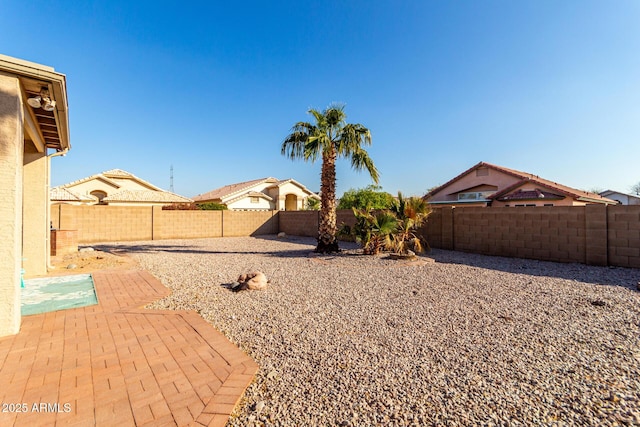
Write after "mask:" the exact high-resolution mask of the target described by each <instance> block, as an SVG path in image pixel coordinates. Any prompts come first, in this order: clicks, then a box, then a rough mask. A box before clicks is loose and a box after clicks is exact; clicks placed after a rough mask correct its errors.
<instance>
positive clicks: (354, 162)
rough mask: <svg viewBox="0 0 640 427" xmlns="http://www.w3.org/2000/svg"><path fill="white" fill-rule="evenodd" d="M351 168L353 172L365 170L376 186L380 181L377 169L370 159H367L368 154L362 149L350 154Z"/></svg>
mask: <svg viewBox="0 0 640 427" xmlns="http://www.w3.org/2000/svg"><path fill="white" fill-rule="evenodd" d="M351 167H353V168H354V169H355V170H362V169H366V170H367V172H369V175H370V176H371V179H372V180H373V182H374V183H376V184H377V183H378V182H379V181H380V174H379V172H378V169H377V168H376V166H375V165H374V164H373V160H371V157H369V153H367V152H366V151H365V150H363V149H359V150H357V151H356V152H354V153H352V154H351Z"/></svg>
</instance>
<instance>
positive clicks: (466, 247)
mask: <svg viewBox="0 0 640 427" xmlns="http://www.w3.org/2000/svg"><path fill="white" fill-rule="evenodd" d="M445 215H446V213H445ZM584 223H585V219H584V209H573V208H571V207H536V208H493V207H492V208H480V207H478V208H463V209H453V249H455V250H459V251H464V252H474V253H481V254H486V255H497V256H508V257H517V258H531V259H540V260H547V261H560V262H581V263H584V262H586V258H585V228H584ZM443 231H444V232H447V231H448V230H443Z"/></svg>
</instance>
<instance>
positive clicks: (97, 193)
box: [89, 190, 107, 205]
mask: <svg viewBox="0 0 640 427" xmlns="http://www.w3.org/2000/svg"><path fill="white" fill-rule="evenodd" d="M89 194H91V195H92V196H93V197H95V198H97V199H98V204H99V205H106V203H105V202H103V201H102V199H104V198H105V197H107V193H105V192H104V191H100V190H95V191H92V192H91V193H89Z"/></svg>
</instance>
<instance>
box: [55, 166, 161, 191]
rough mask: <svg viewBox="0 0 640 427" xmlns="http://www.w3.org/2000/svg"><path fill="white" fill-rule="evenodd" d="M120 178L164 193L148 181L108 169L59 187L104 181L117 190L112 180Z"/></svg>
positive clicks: (127, 173)
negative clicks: (94, 180)
mask: <svg viewBox="0 0 640 427" xmlns="http://www.w3.org/2000/svg"><path fill="white" fill-rule="evenodd" d="M122 178H129V179H132V180H135V181H138V182H139V183H141V184H143V185H144V186H147V187H149V188H150V189H153V190H156V191H164V190H162V188H160V187H156V186H155V185H153V184H151V183H150V182H148V181H145V180H144V179H142V178H139V177H137V176H135V175H134V174H132V173H130V172H127V171H124V170H122V169H110V170H108V171H104V172H101V173H97V174H95V175H90V176H88V177H86V178H81V179H79V180H77V181H72V182H69V183H67V184H64V185H61V186H60V187H73V186H75V185H78V184H81V183H83V182H87V181H91V180H93V179H101V180H103V181H106V182H108V183H110V184H111V185H113V186H114V187H116V188H119V187H120V185H119V184H118V183H117V182H116V181H114V179H122Z"/></svg>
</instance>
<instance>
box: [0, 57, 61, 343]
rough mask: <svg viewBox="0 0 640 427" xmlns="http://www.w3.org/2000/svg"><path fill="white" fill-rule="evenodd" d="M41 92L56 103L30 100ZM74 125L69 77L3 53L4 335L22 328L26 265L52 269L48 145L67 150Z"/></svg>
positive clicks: (0, 321)
mask: <svg viewBox="0 0 640 427" xmlns="http://www.w3.org/2000/svg"><path fill="white" fill-rule="evenodd" d="M36 96H41V97H42V101H45V100H46V102H47V103H48V102H49V101H55V105H53V104H51V106H52V109H46V110H45V109H44V108H40V107H37V106H31V105H29V104H28V103H27V101H28V99H30V98H35V97H36ZM41 106H42V105H41ZM45 126H46V131H45ZM68 126H69V122H68V115H67V93H66V77H65V76H64V75H63V74H60V73H57V72H55V70H54V69H53V68H52V67H48V66H45V65H40V64H35V63H33V62H28V61H23V60H21V59H17V58H12V57H9V56H6V55H1V54H0V182H1V183H2V185H0V200H2V203H1V204H0V337H1V336H5V335H11V334H15V333H17V332H18V331H19V329H20V316H21V314H20V295H21V288H20V276H21V270H22V269H24V270H25V275H31V276H33V275H41V274H45V273H46V272H47V265H48V263H49V250H48V248H49V232H50V231H49V207H48V203H49V197H48V192H49V181H50V172H49V169H50V157H51V156H53V155H55V153H51V154H49V153H48V150H55V152H56V153H65V152H66V151H67V150H68V149H69V148H70V147H71V146H70V144H69V132H68V130H69V129H68Z"/></svg>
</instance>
